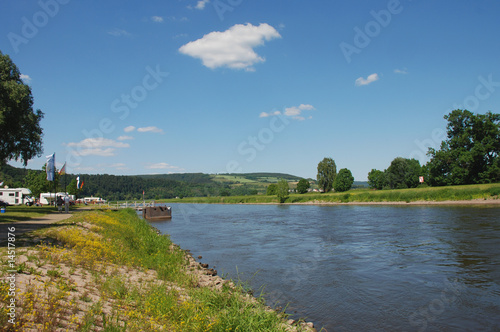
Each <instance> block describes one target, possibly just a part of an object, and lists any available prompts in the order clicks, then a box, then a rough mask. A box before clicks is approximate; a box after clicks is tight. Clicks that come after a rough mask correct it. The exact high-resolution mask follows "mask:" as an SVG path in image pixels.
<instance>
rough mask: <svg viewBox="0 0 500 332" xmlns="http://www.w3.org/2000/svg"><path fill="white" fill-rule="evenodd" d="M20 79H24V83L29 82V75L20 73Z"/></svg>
mask: <svg viewBox="0 0 500 332" xmlns="http://www.w3.org/2000/svg"><path fill="white" fill-rule="evenodd" d="M20 77H21V79H22V80H23V81H24V83H29V82H31V77H29V75H24V74H21V76H20Z"/></svg>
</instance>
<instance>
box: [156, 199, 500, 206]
mask: <svg viewBox="0 0 500 332" xmlns="http://www.w3.org/2000/svg"><path fill="white" fill-rule="evenodd" d="M170 203H178V204H220V205H401V206H408V205H420V206H425V205H433V206H437V205H457V206H459V205H466V206H471V205H472V206H473V205H476V206H486V205H490V206H500V199H498V198H497V199H483V198H481V199H471V200H455V201H452V200H447V201H412V202H404V201H397V202H395V201H386V202H355V201H354V202H346V203H342V202H325V201H320V200H313V201H309V202H294V203H277V202H271V203H257V202H249V203H225V202H216V203H212V202H211V203H207V202H170ZM165 204H169V203H168V202H167V203H165Z"/></svg>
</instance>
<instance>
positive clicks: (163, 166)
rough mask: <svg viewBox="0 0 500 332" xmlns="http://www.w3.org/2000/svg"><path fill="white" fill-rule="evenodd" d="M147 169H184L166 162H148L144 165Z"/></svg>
mask: <svg viewBox="0 0 500 332" xmlns="http://www.w3.org/2000/svg"><path fill="white" fill-rule="evenodd" d="M146 168H147V169H169V170H176V171H184V169H183V168H180V167H178V166H173V165H169V164H167V163H156V164H150V165H148V166H146Z"/></svg>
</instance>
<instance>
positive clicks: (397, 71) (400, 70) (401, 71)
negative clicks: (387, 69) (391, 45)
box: [394, 68, 408, 74]
mask: <svg viewBox="0 0 500 332" xmlns="http://www.w3.org/2000/svg"><path fill="white" fill-rule="evenodd" d="M394 72H395V73H396V74H408V70H407V69H406V68H404V69H394Z"/></svg>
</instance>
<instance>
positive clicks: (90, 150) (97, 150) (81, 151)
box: [66, 138, 130, 157]
mask: <svg viewBox="0 0 500 332" xmlns="http://www.w3.org/2000/svg"><path fill="white" fill-rule="evenodd" d="M66 146H68V147H71V148H76V150H73V151H72V153H74V154H75V155H79V156H90V155H93V156H101V157H111V156H114V155H116V153H115V151H116V149H117V148H129V147H130V144H128V143H123V142H118V141H115V140H112V139H109V138H86V139H84V140H82V141H80V142H70V143H67V144H66Z"/></svg>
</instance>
